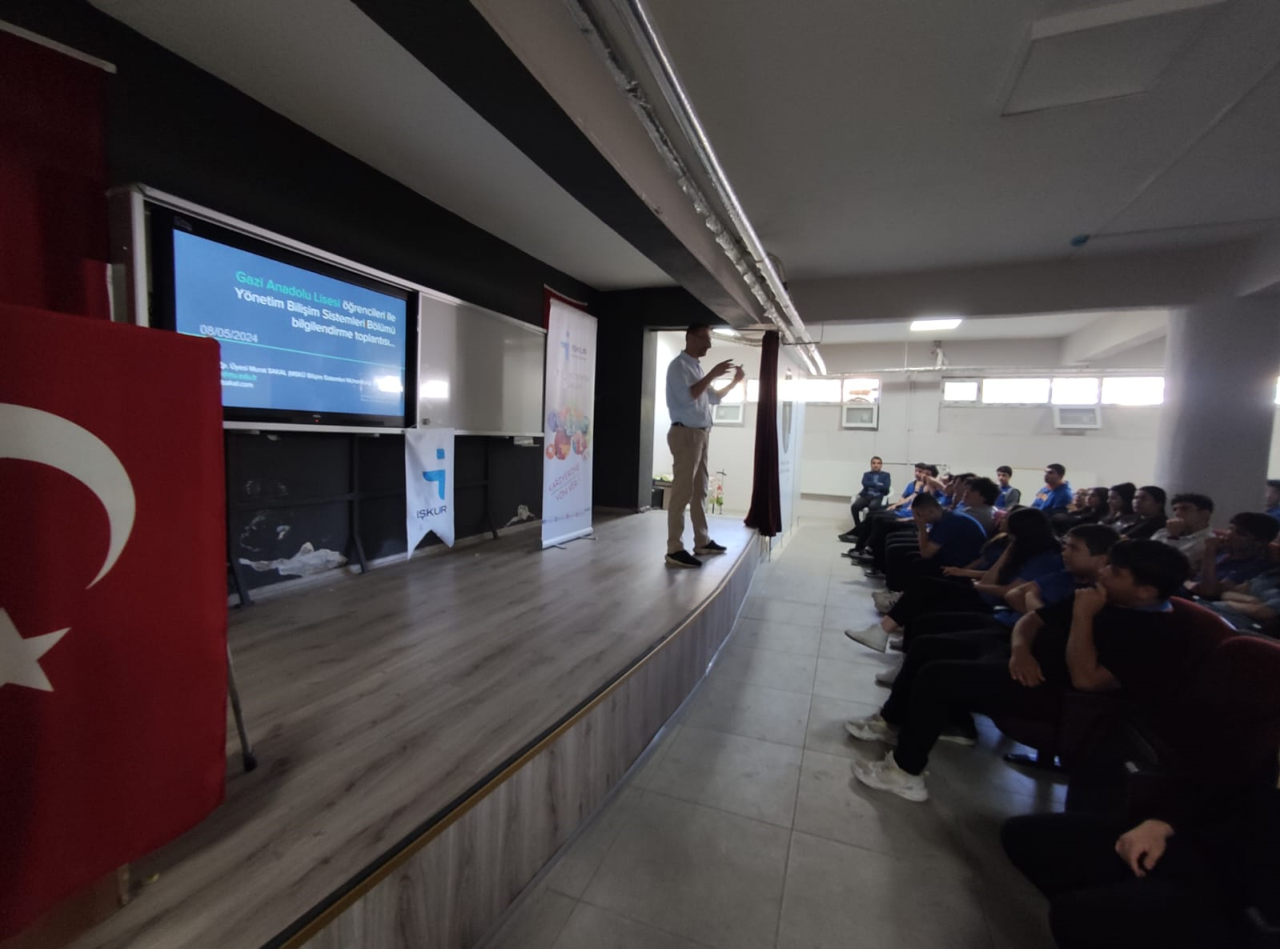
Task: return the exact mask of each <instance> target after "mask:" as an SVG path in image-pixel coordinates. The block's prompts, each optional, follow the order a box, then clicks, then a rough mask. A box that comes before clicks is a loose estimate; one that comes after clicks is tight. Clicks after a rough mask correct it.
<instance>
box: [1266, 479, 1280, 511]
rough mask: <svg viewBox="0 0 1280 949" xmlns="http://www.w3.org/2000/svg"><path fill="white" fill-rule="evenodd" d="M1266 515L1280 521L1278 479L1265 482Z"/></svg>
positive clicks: (1279, 486)
mask: <svg viewBox="0 0 1280 949" xmlns="http://www.w3.org/2000/svg"><path fill="white" fill-rule="evenodd" d="M1267 516H1268V517H1274V518H1275V519H1276V520H1277V521H1280V481H1268V482H1267Z"/></svg>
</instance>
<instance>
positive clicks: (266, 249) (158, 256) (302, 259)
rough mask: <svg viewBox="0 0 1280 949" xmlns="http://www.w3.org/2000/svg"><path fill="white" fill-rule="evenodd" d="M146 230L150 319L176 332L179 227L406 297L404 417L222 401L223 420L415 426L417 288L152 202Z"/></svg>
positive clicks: (384, 428)
mask: <svg viewBox="0 0 1280 949" xmlns="http://www.w3.org/2000/svg"><path fill="white" fill-rule="evenodd" d="M146 230H147V240H146V243H147V247H148V251H149V252H148V254H147V257H148V264H149V276H150V284H151V286H150V292H149V294H148V313H149V320H148V322H149V324H150V325H151V326H153V327H156V328H158V329H162V330H168V331H170V332H177V287H176V285H175V281H174V247H173V234H174V231H175V230H180V231H182V232H184V233H187V234H192V235H194V236H196V237H201V238H204V239H205V240H210V241H214V242H216V243H219V244H223V245H225V246H228V247H233V248H235V249H236V250H240V251H244V252H246V253H250V254H256V255H258V256H260V257H265V258H267V259H269V260H273V261H277V262H279V263H283V264H287V265H289V266H292V267H299V268H301V269H303V270H309V271H311V272H313V273H316V274H319V275H321V276H324V277H329V278H332V279H334V280H340V281H342V282H344V283H349V284H352V285H354V286H357V287H361V288H363V289H366V290H372V291H374V292H376V293H381V294H384V295H386V296H390V297H394V298H395V299H398V300H403V301H404V304H405V333H404V405H403V409H404V410H403V412H402V413H401V414H400V415H372V414H362V413H345V412H314V411H310V410H307V409H267V408H244V407H239V406H226V405H224V406H223V407H222V417H223V420H224V421H225V422H228V423H234V424H235V427H237V428H239V427H243V426H246V425H252V424H253V423H260V424H261V425H263V426H264V427H268V426H282V427H283V426H287V427H289V428H299V427H305V428H326V429H332V428H343V429H372V430H376V431H383V432H385V431H389V430H395V431H399V430H402V429H405V428H412V427H413V426H414V425H415V424H416V422H417V406H418V385H417V383H418V378H417V377H418V291H417V290H416V289H414V288H412V287H409V286H404V285H400V284H395V283H388V282H387V281H385V280H380V279H378V278H376V277H371V276H369V275H366V274H363V273H361V272H360V271H359V270H353V269H349V268H346V267H341V266H338V265H335V264H332V263H330V262H328V261H326V260H324V259H322V258H320V257H316V256H313V255H311V254H307V253H304V252H301V251H298V250H295V249H292V248H290V247H288V246H285V245H284V244H277V243H274V242H272V241H269V240H264V239H263V238H261V237H254V236H250V235H249V234H245V233H243V232H240V231H237V230H235V229H233V228H229V227H226V226H223V225H221V224H216V223H213V222H210V221H208V220H206V219H204V218H202V217H200V216H199V215H198V214H192V213H189V212H186V211H183V210H181V209H176V208H170V207H166V206H165V205H162V204H156V203H152V202H151V201H147V202H146Z"/></svg>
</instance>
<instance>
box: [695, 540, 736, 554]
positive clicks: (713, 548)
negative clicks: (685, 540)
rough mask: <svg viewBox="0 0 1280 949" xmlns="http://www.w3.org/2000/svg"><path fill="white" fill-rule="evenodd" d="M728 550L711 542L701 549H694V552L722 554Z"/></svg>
mask: <svg viewBox="0 0 1280 949" xmlns="http://www.w3.org/2000/svg"><path fill="white" fill-rule="evenodd" d="M727 549H728V548H726V547H723V546H721V545H720V544H717V543H716V542H715V541H714V540H709V541H707V542H706V543H705V544H703V545H702V546H701V547H695V548H693V552H694V553H695V554H722V553H724V552H725V550H727Z"/></svg>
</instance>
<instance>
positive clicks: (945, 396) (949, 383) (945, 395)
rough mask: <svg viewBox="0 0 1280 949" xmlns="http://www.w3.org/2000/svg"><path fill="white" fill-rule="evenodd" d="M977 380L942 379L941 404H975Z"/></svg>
mask: <svg viewBox="0 0 1280 949" xmlns="http://www.w3.org/2000/svg"><path fill="white" fill-rule="evenodd" d="M980 384H981V383H979V382H978V380H977V379H944V380H943V381H942V401H943V402H977V401H978V386H979V385H980Z"/></svg>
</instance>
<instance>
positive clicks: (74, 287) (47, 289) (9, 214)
mask: <svg viewBox="0 0 1280 949" xmlns="http://www.w3.org/2000/svg"><path fill="white" fill-rule="evenodd" d="M109 78H110V77H109V76H108V74H107V73H106V72H104V71H103V70H102V69H100V68H98V67H97V66H92V65H90V64H89V63H85V62H81V61H80V60H78V59H73V58H72V57H70V56H67V55H65V54H63V53H59V52H57V51H56V50H52V49H48V48H46V47H44V46H40V45H39V44H37V43H33V42H31V41H30V40H25V39H22V38H21V37H18V36H15V35H13V34H12V33H4V32H0V260H2V261H4V265H3V266H0V302H4V303H13V304H18V305H21V306H31V307H38V308H40V309H44V310H55V311H57V312H60V313H75V314H80V315H83V316H95V317H101V318H104V319H109V318H110V316H111V313H110V306H109V298H108V296H107V258H108V253H107V251H108V239H107V204H106V196H105V191H106V183H107V163H106V149H105V145H104V131H103V130H104V124H105V115H106V106H105V102H106V91H107V80H108V79H109Z"/></svg>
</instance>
